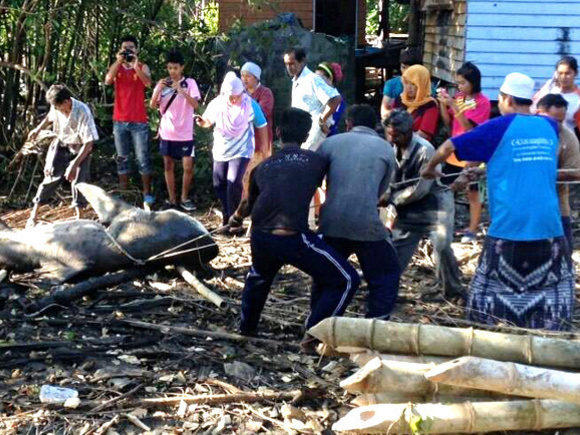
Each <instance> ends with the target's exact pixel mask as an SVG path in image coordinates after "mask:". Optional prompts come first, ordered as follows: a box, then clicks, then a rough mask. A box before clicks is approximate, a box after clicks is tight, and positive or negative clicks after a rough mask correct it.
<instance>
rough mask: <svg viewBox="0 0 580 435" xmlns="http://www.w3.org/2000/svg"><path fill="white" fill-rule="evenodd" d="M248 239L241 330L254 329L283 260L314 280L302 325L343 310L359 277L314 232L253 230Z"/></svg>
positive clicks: (307, 324)
mask: <svg viewBox="0 0 580 435" xmlns="http://www.w3.org/2000/svg"><path fill="white" fill-rule="evenodd" d="M250 243H251V246H252V268H251V269H250V272H249V273H248V276H247V277H246V285H245V286H244V291H243V293H242V322H241V325H240V329H241V331H242V332H243V333H246V334H249V333H253V332H255V330H256V329H257V327H258V322H259V320H260V314H261V313H262V310H263V309H264V305H265V303H266V298H267V297H268V293H269V292H270V286H271V285H272V281H273V280H274V277H275V276H276V273H278V271H279V270H280V268H281V267H282V266H284V265H285V264H291V265H292V266H294V267H296V268H298V269H300V270H301V271H303V272H305V273H307V274H308V275H310V276H311V277H312V279H313V280H314V286H313V287H312V295H311V299H310V316H308V319H307V321H306V328H310V327H312V326H314V325H316V324H317V323H318V322H320V321H321V320H323V319H326V318H327V317H330V316H340V315H341V314H343V313H344V310H345V309H346V307H347V305H348V303H349V302H350V300H351V299H352V296H353V295H354V293H355V292H356V289H357V288H358V285H359V283H360V278H359V277H358V274H357V273H356V270H354V268H353V267H352V266H351V265H350V264H348V261H346V260H345V259H344V258H342V257H341V256H340V255H339V254H338V253H337V252H336V251H335V250H334V249H332V248H331V247H330V246H328V245H327V244H326V243H325V242H324V241H323V240H322V239H321V238H320V237H317V236H316V234H314V233H311V232H308V233H298V234H296V235H293V236H275V235H273V234H270V233H266V232H262V231H253V232H252V237H251V241H250Z"/></svg>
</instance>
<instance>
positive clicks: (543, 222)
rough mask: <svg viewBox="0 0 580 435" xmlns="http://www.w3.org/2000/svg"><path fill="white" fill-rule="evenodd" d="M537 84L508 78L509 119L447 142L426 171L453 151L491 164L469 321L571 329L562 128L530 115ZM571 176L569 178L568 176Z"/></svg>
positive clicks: (504, 95) (504, 107)
mask: <svg viewBox="0 0 580 435" xmlns="http://www.w3.org/2000/svg"><path fill="white" fill-rule="evenodd" d="M533 93H534V81H533V80H532V79H531V78H530V77H528V76H526V75H524V74H520V73H512V74H509V75H508V76H507V77H506V79H505V81H504V83H503V85H502V87H501V88H500V95H499V109H500V111H501V113H502V115H503V116H501V117H498V118H495V119H492V120H491V121H488V122H487V123H485V124H482V125H480V126H478V127H476V128H474V129H472V130H470V131H469V132H467V133H465V134H463V135H460V136H457V137H455V138H452V139H450V140H448V141H446V142H445V143H444V144H443V145H442V146H441V147H440V148H439V149H438V150H437V152H436V153H435V155H434V156H433V157H432V159H431V160H430V161H429V163H428V164H427V166H426V168H425V169H424V171H423V172H422V176H423V177H425V178H434V177H437V176H438V175H439V174H438V173H437V170H436V166H437V164H439V163H443V162H444V161H445V160H446V159H447V157H448V156H449V155H450V154H451V153H452V152H455V154H456V155H457V157H458V158H459V159H461V160H466V161H470V162H485V163H486V164H487V188H488V192H489V211H490V217H491V225H490V227H489V231H488V236H487V238H486V240H485V242H484V248H483V252H482V254H481V258H480V263H479V266H478V268H477V271H476V273H475V276H474V279H473V281H472V283H471V288H470V294H469V299H468V304H467V315H468V318H470V319H471V320H474V321H478V322H481V323H488V324H494V323H496V322H497V321H498V320H500V319H501V320H503V321H508V322H512V323H514V324H515V325H517V326H522V327H528V328H545V329H565V328H566V327H569V324H567V323H568V322H569V321H570V320H571V315H572V312H573V303H574V277H573V273H572V265H571V263H570V261H569V258H568V256H567V252H568V249H569V248H568V244H567V242H566V239H565V237H563V235H564V234H563V229H562V222H561V219H560V211H559V203H558V195H557V192H556V181H557V179H558V178H563V177H564V174H562V176H561V177H558V170H557V169H558V166H559V165H562V162H561V161H560V162H559V159H560V160H561V159H562V156H561V155H560V153H559V151H560V150H559V136H558V125H557V123H556V122H555V121H553V120H552V119H550V118H548V117H543V116H533V115H531V113H530V106H531V104H532V96H533ZM567 178H570V175H568V177H567Z"/></svg>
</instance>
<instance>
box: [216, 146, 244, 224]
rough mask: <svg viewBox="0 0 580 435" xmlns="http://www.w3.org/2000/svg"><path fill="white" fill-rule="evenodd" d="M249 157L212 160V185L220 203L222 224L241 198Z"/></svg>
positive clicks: (225, 222)
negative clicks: (223, 160) (220, 160)
mask: <svg viewBox="0 0 580 435" xmlns="http://www.w3.org/2000/svg"><path fill="white" fill-rule="evenodd" d="M249 162H250V159H247V158H245V157H239V158H237V159H232V160H229V161H227V162H213V187H214V189H215V192H216V195H217V197H218V199H219V200H220V202H221V203H222V212H223V224H224V225H227V223H228V220H229V218H230V216H231V215H233V214H234V212H235V211H236V209H237V208H238V205H240V200H241V199H242V190H243V184H242V180H243V178H244V173H245V172H246V168H247V167H248V163H249Z"/></svg>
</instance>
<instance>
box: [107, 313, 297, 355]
mask: <svg viewBox="0 0 580 435" xmlns="http://www.w3.org/2000/svg"><path fill="white" fill-rule="evenodd" d="M112 324H113V325H123V326H132V327H133V328H140V329H148V330H153V331H160V332H162V333H164V334H168V333H172V334H182V335H188V336H191V337H199V338H203V339H207V338H208V337H209V338H213V339H214V340H228V341H236V342H242V343H243V342H248V343H256V344H261V345H262V346H269V347H275V348H279V347H285V348H288V349H293V350H300V345H299V344H297V343H290V342H284V341H279V340H270V339H268V338H260V337H251V336H248V335H240V334H230V333H229V332H218V331H207V330H203V329H195V328H183V327H180V326H169V325H163V324H159V325H158V324H156V323H147V322H141V321H138V320H115V321H114V322H112Z"/></svg>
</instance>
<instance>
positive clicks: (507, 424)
mask: <svg viewBox="0 0 580 435" xmlns="http://www.w3.org/2000/svg"><path fill="white" fill-rule="evenodd" d="M578 425H580V406H579V405H577V404H574V403H567V402H561V401H558V400H518V401H513V402H480V403H471V402H465V403H461V404H448V405H444V404H439V403H437V404H435V403H422V404H416V405H414V404H406V405H405V404H383V405H371V406H364V407H362V408H355V409H353V410H352V411H350V412H349V413H348V414H347V415H346V416H344V417H343V418H341V419H340V420H339V421H337V422H336V423H335V424H334V425H333V426H332V430H334V431H337V432H343V431H348V432H349V433H390V434H403V433H404V434H410V433H419V432H420V433H422V434H428V433H475V432H492V431H504V430H541V429H556V428H566V427H576V426H578Z"/></svg>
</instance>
